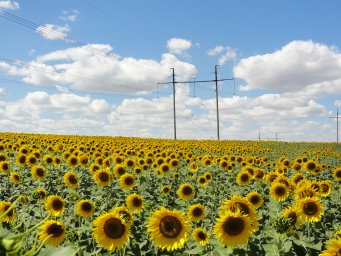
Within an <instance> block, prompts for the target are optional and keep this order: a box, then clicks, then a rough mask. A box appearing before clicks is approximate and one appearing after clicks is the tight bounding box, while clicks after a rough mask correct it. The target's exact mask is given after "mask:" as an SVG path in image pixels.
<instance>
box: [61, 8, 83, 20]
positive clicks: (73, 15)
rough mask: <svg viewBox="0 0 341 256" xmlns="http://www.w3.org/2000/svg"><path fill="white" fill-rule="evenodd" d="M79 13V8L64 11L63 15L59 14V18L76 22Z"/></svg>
mask: <svg viewBox="0 0 341 256" xmlns="http://www.w3.org/2000/svg"><path fill="white" fill-rule="evenodd" d="M79 14H80V13H79V11H78V10H72V11H62V15H61V16H59V18H60V19H61V20H64V21H73V22H74V21H76V19H77V18H78V15H79Z"/></svg>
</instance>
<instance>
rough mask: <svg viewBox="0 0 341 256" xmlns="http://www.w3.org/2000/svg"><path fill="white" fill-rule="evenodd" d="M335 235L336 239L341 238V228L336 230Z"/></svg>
mask: <svg viewBox="0 0 341 256" xmlns="http://www.w3.org/2000/svg"><path fill="white" fill-rule="evenodd" d="M334 237H335V238H336V239H341V229H339V230H338V231H336V232H335V234H334Z"/></svg>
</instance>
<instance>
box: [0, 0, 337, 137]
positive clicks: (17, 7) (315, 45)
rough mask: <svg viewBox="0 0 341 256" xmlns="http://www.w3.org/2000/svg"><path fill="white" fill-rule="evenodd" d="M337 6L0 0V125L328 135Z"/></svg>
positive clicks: (67, 130) (143, 132)
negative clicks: (173, 81)
mask: <svg viewBox="0 0 341 256" xmlns="http://www.w3.org/2000/svg"><path fill="white" fill-rule="evenodd" d="M340 9H341V2H340V1H337V0H331V1H317V0H309V1H308V0H301V1H295V0H288V1H270V0H262V1H260V0H259V1H254V0H242V1H232V0H226V1H223V0H211V1H195V0H186V1H180V0H176V1H168V2H167V1H157V0H144V1H137V0H125V1H122V0H121V1H109V0H96V1H94V0H72V1H70V0H68V1H66V0H60V1H43V0H37V1H29V0H16V1H13V0H0V132H20V133H21V132H24V133H44V134H80V135H106V136H133V137H152V138H170V139H172V138H174V116H173V87H172V84H171V82H172V69H174V73H175V81H177V82H185V81H191V83H176V84H175V92H176V93H175V113H176V135H177V139H209V140H215V139H217V98H216V85H215V82H214V81H210V80H214V79H215V66H216V65H217V78H218V79H232V80H225V81H220V82H218V87H217V88H218V109H219V112H218V113H219V134H220V139H221V140H258V139H261V140H275V139H277V140H281V141H289V142H292V141H293V142H296V141H317V142H319V141H321V142H322V141H327V142H334V141H336V127H337V125H336V118H330V117H336V113H337V108H339V109H341V53H340V49H341V35H340V33H339V29H340V27H341V19H340V18H339V17H340V15H339V10H340ZM202 80H205V81H207V80H209V81H210V82H206V83H199V82H197V81H202ZM194 81H196V83H193V82H194ZM158 83H163V84H158ZM167 83H168V84H167Z"/></svg>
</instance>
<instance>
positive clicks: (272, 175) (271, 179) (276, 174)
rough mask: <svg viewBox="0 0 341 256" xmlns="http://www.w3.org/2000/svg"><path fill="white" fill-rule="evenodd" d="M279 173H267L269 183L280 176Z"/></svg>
mask: <svg viewBox="0 0 341 256" xmlns="http://www.w3.org/2000/svg"><path fill="white" fill-rule="evenodd" d="M278 175H279V174H278V173H276V172H269V173H268V174H267V175H266V182H267V183H268V184H271V183H272V182H274V181H275V180H276V179H277V177H278Z"/></svg>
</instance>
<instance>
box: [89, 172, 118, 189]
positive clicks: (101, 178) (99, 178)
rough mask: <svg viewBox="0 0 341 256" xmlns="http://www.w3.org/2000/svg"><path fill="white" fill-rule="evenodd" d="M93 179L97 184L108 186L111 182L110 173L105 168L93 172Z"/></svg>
mask: <svg viewBox="0 0 341 256" xmlns="http://www.w3.org/2000/svg"><path fill="white" fill-rule="evenodd" d="M93 177H94V180H95V182H96V184H97V185H99V186H103V187H106V186H109V185H110V184H111V182H112V179H113V177H112V174H111V173H110V172H109V171H108V170H107V169H101V170H98V171H96V172H95V174H94V175H93Z"/></svg>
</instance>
